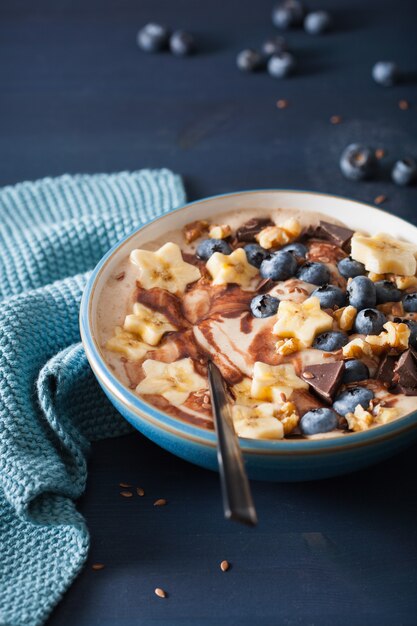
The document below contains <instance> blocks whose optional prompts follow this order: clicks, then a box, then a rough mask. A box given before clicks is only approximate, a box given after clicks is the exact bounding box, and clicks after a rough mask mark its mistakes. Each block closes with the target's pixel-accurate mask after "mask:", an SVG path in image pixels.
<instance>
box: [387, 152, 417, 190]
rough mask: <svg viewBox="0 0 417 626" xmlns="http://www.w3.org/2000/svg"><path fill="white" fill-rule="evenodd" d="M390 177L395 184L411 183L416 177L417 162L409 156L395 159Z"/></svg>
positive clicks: (404, 184)
mask: <svg viewBox="0 0 417 626" xmlns="http://www.w3.org/2000/svg"><path fill="white" fill-rule="evenodd" d="M391 178H392V180H393V181H394V183H395V184H396V185H401V186H406V185H411V183H413V182H414V181H415V180H416V178H417V163H416V162H415V161H414V159H411V158H410V157H408V158H405V159H400V160H399V161H396V163H395V164H394V167H393V168H392V172H391Z"/></svg>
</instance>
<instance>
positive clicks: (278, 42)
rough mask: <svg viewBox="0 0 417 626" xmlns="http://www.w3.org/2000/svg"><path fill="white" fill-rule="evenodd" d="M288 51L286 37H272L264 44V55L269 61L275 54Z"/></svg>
mask: <svg viewBox="0 0 417 626" xmlns="http://www.w3.org/2000/svg"><path fill="white" fill-rule="evenodd" d="M286 49H287V42H286V41H285V39H284V37H271V39H267V40H266V41H264V43H263V44H262V54H263V55H264V57H265V58H267V59H269V58H270V57H271V56H272V55H273V54H279V53H280V52H285V50H286Z"/></svg>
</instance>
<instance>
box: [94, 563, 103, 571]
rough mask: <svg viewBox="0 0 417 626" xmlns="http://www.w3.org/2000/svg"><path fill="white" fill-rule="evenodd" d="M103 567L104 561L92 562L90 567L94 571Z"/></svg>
mask: <svg viewBox="0 0 417 626" xmlns="http://www.w3.org/2000/svg"><path fill="white" fill-rule="evenodd" d="M104 567H105V565H104V563H93V564H92V566H91V569H93V570H94V571H95V572H98V571H99V570H101V569H104Z"/></svg>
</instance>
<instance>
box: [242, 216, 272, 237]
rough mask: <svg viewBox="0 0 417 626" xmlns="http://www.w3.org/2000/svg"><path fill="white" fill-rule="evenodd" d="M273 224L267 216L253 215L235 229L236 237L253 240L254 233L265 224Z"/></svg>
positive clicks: (265, 225)
mask: <svg viewBox="0 0 417 626" xmlns="http://www.w3.org/2000/svg"><path fill="white" fill-rule="evenodd" d="M273 225H274V222H273V221H272V220H270V219H269V217H254V218H253V219H251V220H249V221H248V222H245V224H242V226H240V227H239V228H238V229H237V231H236V239H237V240H238V241H245V242H249V241H255V235H257V234H258V233H260V232H261V230H262V229H264V228H266V227H267V226H273Z"/></svg>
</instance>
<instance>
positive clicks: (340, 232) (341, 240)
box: [312, 220, 353, 248]
mask: <svg viewBox="0 0 417 626" xmlns="http://www.w3.org/2000/svg"><path fill="white" fill-rule="evenodd" d="M312 236H314V237H318V238H319V239H326V240H327V241H330V242H331V243H334V244H335V245H336V246H339V247H340V248H346V247H347V246H348V244H349V243H350V240H351V239H352V236H353V230H350V228H345V227H344V226H337V225H336V224H330V222H324V221H323V220H320V224H319V225H318V226H317V228H316V229H315V231H314V234H313V235H312Z"/></svg>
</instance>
